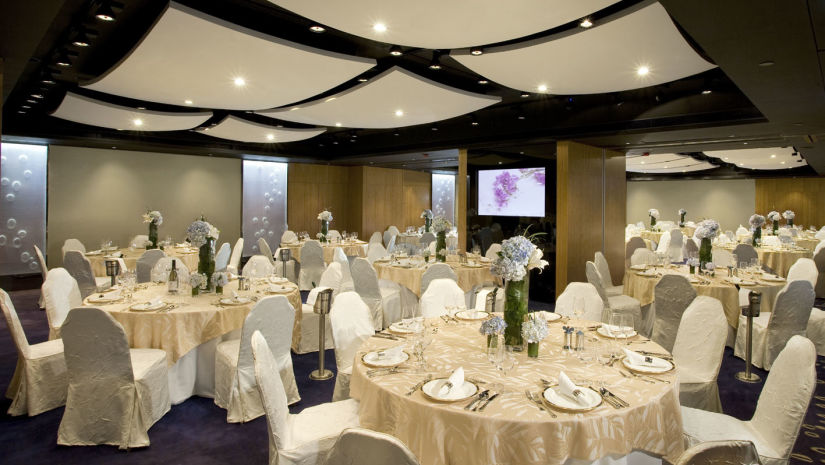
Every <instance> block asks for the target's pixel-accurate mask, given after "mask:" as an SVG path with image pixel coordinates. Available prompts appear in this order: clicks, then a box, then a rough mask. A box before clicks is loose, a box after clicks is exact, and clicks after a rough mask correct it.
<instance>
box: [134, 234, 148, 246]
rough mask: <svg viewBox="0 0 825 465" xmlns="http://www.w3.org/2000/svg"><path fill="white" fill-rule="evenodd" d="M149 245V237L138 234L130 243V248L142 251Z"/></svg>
mask: <svg viewBox="0 0 825 465" xmlns="http://www.w3.org/2000/svg"><path fill="white" fill-rule="evenodd" d="M148 244H149V236H148V235H147V234H138V235H137V236H135V237H133V238H132V240H131V241H130V242H129V245H130V246H134V247H137V248H139V249H142V248H144V247H146V246H147V245H148Z"/></svg>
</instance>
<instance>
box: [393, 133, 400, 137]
mask: <svg viewBox="0 0 825 465" xmlns="http://www.w3.org/2000/svg"><path fill="white" fill-rule="evenodd" d="M392 135H393V136H395V137H398V136H400V135H401V133H400V132H394V133H392Z"/></svg>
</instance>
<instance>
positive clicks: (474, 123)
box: [470, 115, 478, 126]
mask: <svg viewBox="0 0 825 465" xmlns="http://www.w3.org/2000/svg"><path fill="white" fill-rule="evenodd" d="M470 118H471V119H470V125H471V126H478V118H476V116H475V115H472V116H471V117H470Z"/></svg>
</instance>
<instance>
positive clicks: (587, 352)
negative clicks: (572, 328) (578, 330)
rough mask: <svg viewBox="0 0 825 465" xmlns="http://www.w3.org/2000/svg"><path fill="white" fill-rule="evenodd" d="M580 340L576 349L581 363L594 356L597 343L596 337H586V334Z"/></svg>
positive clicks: (590, 360)
mask: <svg viewBox="0 0 825 465" xmlns="http://www.w3.org/2000/svg"><path fill="white" fill-rule="evenodd" d="M581 341H582V342H581V347H580V348H579V350H578V351H577V352H578V356H579V360H581V361H582V362H583V363H590V362H592V361H593V359H594V358H595V357H596V344H597V343H598V339H594V338H588V337H587V335H584V336H582V338H581Z"/></svg>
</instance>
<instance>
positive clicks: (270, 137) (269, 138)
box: [266, 134, 275, 140]
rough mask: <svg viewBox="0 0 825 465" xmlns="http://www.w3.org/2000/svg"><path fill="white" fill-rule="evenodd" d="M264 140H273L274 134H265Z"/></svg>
mask: <svg viewBox="0 0 825 465" xmlns="http://www.w3.org/2000/svg"><path fill="white" fill-rule="evenodd" d="M266 140H275V134H267V135H266Z"/></svg>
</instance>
